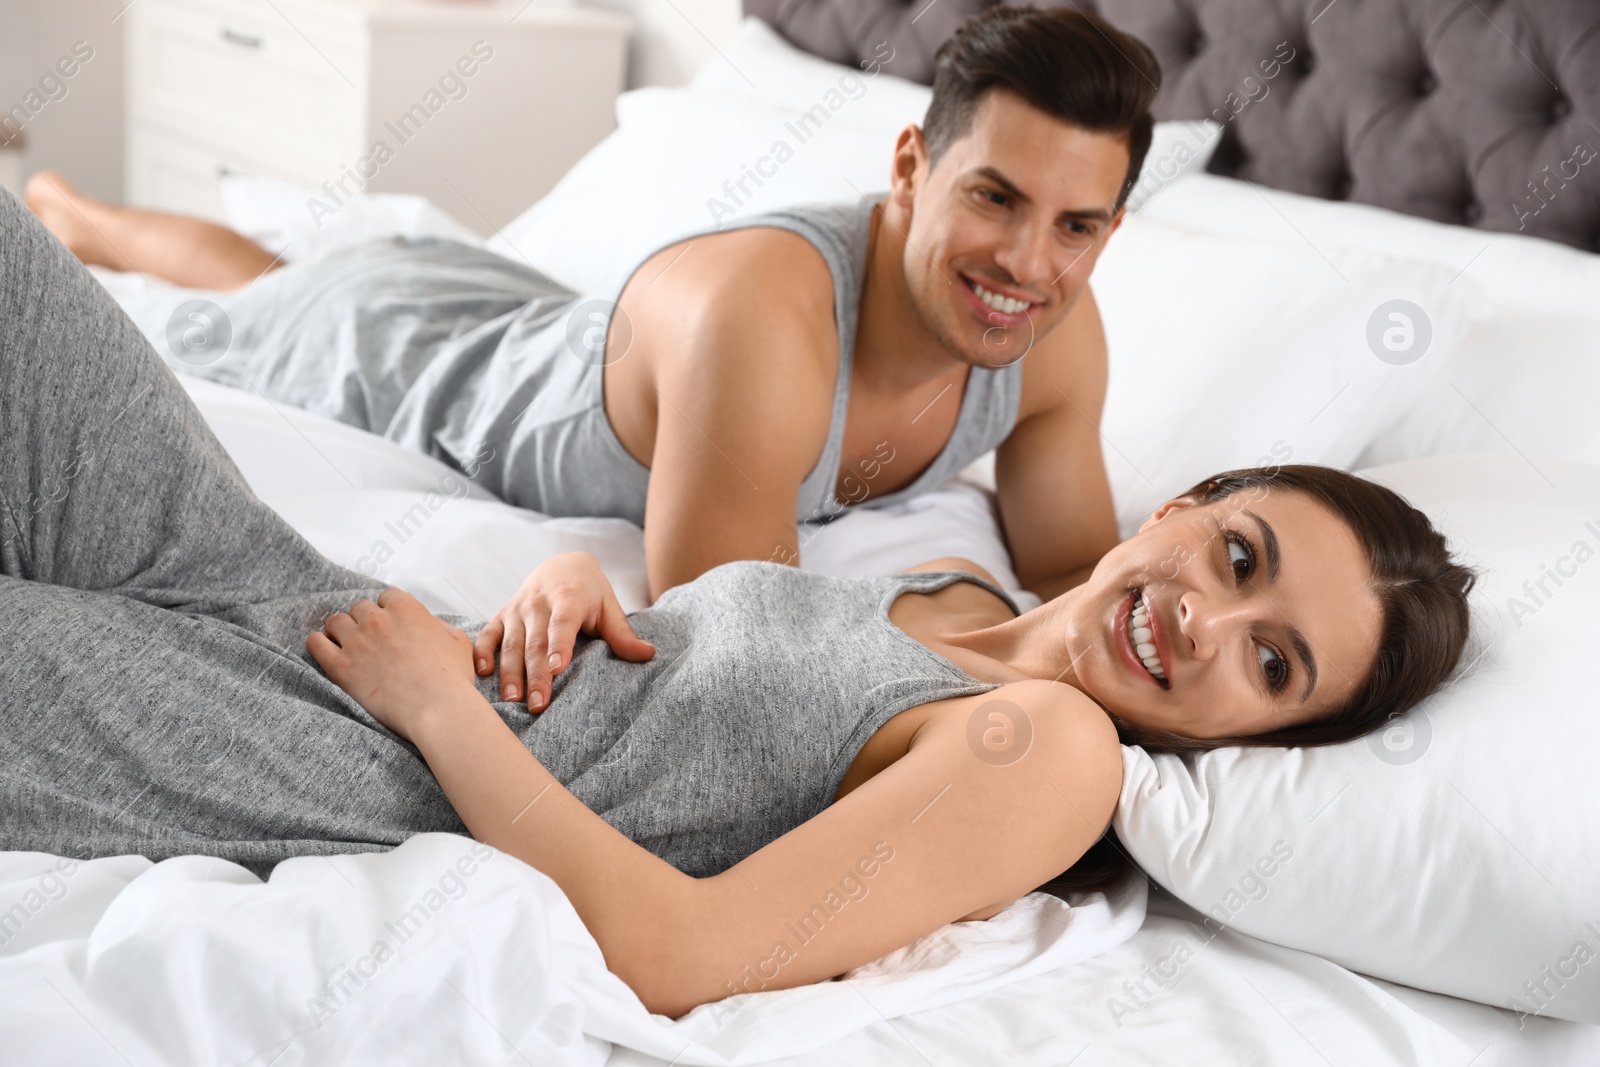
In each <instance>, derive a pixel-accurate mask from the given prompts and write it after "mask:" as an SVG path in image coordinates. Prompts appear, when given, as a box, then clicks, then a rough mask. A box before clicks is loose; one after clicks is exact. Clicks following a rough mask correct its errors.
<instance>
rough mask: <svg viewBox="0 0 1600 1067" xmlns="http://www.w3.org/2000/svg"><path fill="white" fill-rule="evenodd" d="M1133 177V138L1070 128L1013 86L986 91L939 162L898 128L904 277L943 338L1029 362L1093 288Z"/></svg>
mask: <svg viewBox="0 0 1600 1067" xmlns="http://www.w3.org/2000/svg"><path fill="white" fill-rule="evenodd" d="M1127 173H1128V146H1127V138H1126V137H1124V136H1122V135H1120V134H1106V133H1093V132H1090V131H1088V130H1085V129H1082V128H1081V127H1077V126H1072V125H1069V124H1067V123H1066V122H1063V121H1061V120H1060V119H1057V118H1054V117H1052V116H1050V115H1048V114H1046V113H1045V112H1043V111H1040V110H1038V109H1037V108H1034V107H1033V106H1032V105H1030V104H1028V103H1026V102H1025V101H1024V100H1023V99H1022V98H1021V97H1019V96H1017V95H1015V94H1013V93H1010V92H1007V91H1005V90H995V91H992V92H990V93H988V94H987V95H985V96H984V97H983V99H982V100H981V101H980V103H979V105H978V108H977V110H976V111H975V112H974V114H973V117H972V125H971V127H970V128H969V129H968V131H967V133H966V135H965V136H963V137H962V138H961V139H959V140H957V141H955V142H953V143H951V144H950V145H949V146H948V147H947V148H946V150H945V153H944V155H943V156H942V157H941V158H940V159H939V162H938V164H937V165H936V166H934V167H932V168H931V169H930V168H929V166H928V160H927V153H926V150H925V148H924V146H923V142H922V136H921V131H920V130H917V129H916V128H914V127H913V128H910V129H908V130H907V131H906V132H904V133H902V134H901V137H900V142H899V145H898V146H897V148H896V154H895V164H894V182H893V192H892V193H891V200H892V201H893V206H894V208H895V210H894V211H892V213H891V214H890V215H889V216H888V219H886V221H889V222H891V224H896V225H898V224H899V223H904V222H905V221H906V219H907V218H908V217H909V225H908V226H906V227H905V229H904V230H903V231H902V232H903V234H904V236H905V238H906V249H905V277H906V283H907V286H908V288H909V290H910V295H911V299H912V302H913V303H914V304H915V306H916V308H917V312H918V314H919V315H920V316H921V318H922V321H923V323H924V324H925V325H926V326H927V327H928V329H929V330H930V331H931V332H932V333H933V335H934V336H935V337H936V338H938V340H939V343H940V344H941V345H943V346H944V348H945V349H946V350H947V351H948V352H950V354H951V355H953V356H955V357H956V358H957V359H960V360H962V361H964V362H966V363H970V364H974V365H977V366H991V367H997V366H1005V365H1007V364H1010V363H1014V362H1016V361H1017V360H1018V359H1021V358H1022V356H1024V355H1025V354H1026V353H1027V351H1028V350H1029V348H1031V347H1032V345H1033V344H1034V343H1035V342H1036V341H1037V340H1038V338H1040V337H1042V336H1044V335H1045V334H1046V333H1048V332H1049V331H1050V330H1051V329H1052V328H1053V327H1054V326H1055V325H1056V324H1057V323H1058V322H1060V321H1061V320H1062V318H1063V317H1065V316H1066V314H1067V313H1068V312H1069V311H1070V310H1071V309H1072V306H1073V304H1074V303H1075V302H1076V301H1077V299H1078V296H1079V294H1080V293H1082V292H1083V290H1084V288H1085V287H1086V286H1087V285H1088V282H1089V273H1090V271H1092V270H1093V269H1094V264H1095V260H1096V259H1098V258H1099V255H1100V251H1101V249H1102V248H1103V247H1104V245H1105V239H1106V238H1107V237H1108V236H1109V235H1110V234H1111V232H1112V231H1113V230H1115V229H1116V228H1117V226H1118V225H1120V224H1121V222H1122V215H1123V212H1122V211H1121V210H1120V209H1118V208H1117V207H1116V202H1117V195H1118V194H1119V193H1120V192H1121V190H1122V183H1123V180H1124V179H1125V178H1126V176H1127ZM895 220H898V223H896V222H895Z"/></svg>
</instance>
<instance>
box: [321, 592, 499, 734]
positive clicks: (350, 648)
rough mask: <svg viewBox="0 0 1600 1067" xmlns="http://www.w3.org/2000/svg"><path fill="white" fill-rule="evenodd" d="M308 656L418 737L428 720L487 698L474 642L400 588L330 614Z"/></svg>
mask: <svg viewBox="0 0 1600 1067" xmlns="http://www.w3.org/2000/svg"><path fill="white" fill-rule="evenodd" d="M306 651H308V652H310V653H311V658H312V659H314V660H316V661H317V665H318V666H319V667H321V668H322V669H323V671H324V672H325V673H326V674H327V675H328V677H329V678H331V679H332V680H333V682H334V684H336V685H337V686H338V687H339V688H340V689H343V690H344V691H345V692H347V693H349V694H350V695H351V696H352V697H354V698H355V699H356V701H357V702H358V703H359V704H360V705H361V706H362V707H363V708H366V709H367V711H368V712H370V713H371V715H372V717H373V718H375V719H377V720H378V721H379V722H381V723H383V725H385V726H387V727H388V728H389V729H391V730H393V731H394V732H395V733H397V734H399V735H400V736H401V737H404V738H405V739H406V740H408V741H410V740H413V737H414V735H415V733H416V731H417V728H418V726H419V725H420V724H421V722H422V721H423V720H424V719H425V718H426V717H427V716H429V715H432V714H437V713H440V712H442V711H444V710H445V709H447V708H449V707H452V706H454V705H456V704H457V703H458V702H459V701H460V700H462V698H463V697H466V698H469V699H477V700H481V699H482V698H481V697H480V696H479V694H478V691H477V686H476V684H475V683H474V682H473V680H472V642H471V640H470V639H469V638H468V637H467V635H466V634H464V633H462V632H461V631H460V630H458V629H456V628H455V627H454V626H451V625H449V624H447V623H445V622H443V621H441V620H439V619H437V618H435V617H434V616H433V613H432V612H430V611H429V610H428V609H427V608H425V607H423V606H422V602H421V601H419V600H418V599H417V598H416V597H414V596H412V595H411V594H410V593H407V592H405V591H404V590H400V589H385V590H384V591H383V592H382V593H380V594H379V595H378V602H377V603H376V604H374V603H373V602H372V601H370V600H358V601H356V602H355V603H354V604H352V605H351V606H350V610H349V611H348V612H345V611H341V612H337V613H335V614H333V615H330V616H328V621H327V622H326V623H325V624H324V627H323V629H321V630H318V631H316V632H315V633H313V634H311V636H309V637H307V638H306Z"/></svg>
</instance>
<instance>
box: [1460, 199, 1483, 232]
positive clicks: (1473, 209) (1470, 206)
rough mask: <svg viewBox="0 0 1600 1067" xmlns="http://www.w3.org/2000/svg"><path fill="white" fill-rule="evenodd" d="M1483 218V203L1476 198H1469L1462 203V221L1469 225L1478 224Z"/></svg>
mask: <svg viewBox="0 0 1600 1067" xmlns="http://www.w3.org/2000/svg"><path fill="white" fill-rule="evenodd" d="M1481 218H1483V205H1482V204H1480V203H1478V202H1477V201H1476V200H1468V201H1467V202H1466V203H1465V204H1462V205H1461V221H1462V222H1464V223H1466V224H1467V225H1468V226H1473V225H1476V224H1477V222H1478V220H1479V219H1481Z"/></svg>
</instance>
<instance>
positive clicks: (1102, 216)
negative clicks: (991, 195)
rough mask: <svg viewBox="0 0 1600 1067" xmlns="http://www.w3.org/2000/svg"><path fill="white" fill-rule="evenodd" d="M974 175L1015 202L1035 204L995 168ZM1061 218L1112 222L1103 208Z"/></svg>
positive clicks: (1075, 211) (1066, 213)
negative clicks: (987, 180) (993, 184)
mask: <svg viewBox="0 0 1600 1067" xmlns="http://www.w3.org/2000/svg"><path fill="white" fill-rule="evenodd" d="M974 173H976V174H978V175H980V176H981V177H984V178H988V179H989V180H990V181H992V182H994V183H995V184H996V185H998V186H999V187H1000V188H1002V189H1004V190H1005V191H1006V193H1007V194H1008V195H1010V196H1011V197H1012V198H1013V199H1015V200H1020V201H1022V202H1023V203H1025V204H1028V203H1032V202H1033V198H1032V197H1030V196H1029V195H1028V194H1027V193H1025V192H1023V191H1022V190H1021V189H1019V188H1017V183H1016V182H1014V181H1012V180H1011V179H1010V178H1007V177H1006V176H1005V175H1004V174H1001V173H1000V172H999V171H998V170H995V169H994V168H993V167H979V168H978V169H977V170H976V171H975V172H974ZM1061 217H1062V218H1063V219H1090V220H1093V221H1095V222H1110V221H1111V212H1110V211H1108V210H1106V209H1105V208H1102V207H1086V208H1073V209H1070V210H1067V211H1063V212H1061Z"/></svg>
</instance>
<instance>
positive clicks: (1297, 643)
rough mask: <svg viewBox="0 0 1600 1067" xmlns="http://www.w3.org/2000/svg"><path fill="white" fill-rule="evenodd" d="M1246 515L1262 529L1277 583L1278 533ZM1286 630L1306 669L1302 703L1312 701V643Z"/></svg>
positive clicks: (1314, 663) (1292, 627) (1271, 576)
mask: <svg viewBox="0 0 1600 1067" xmlns="http://www.w3.org/2000/svg"><path fill="white" fill-rule="evenodd" d="M1244 513H1245V514H1246V515H1248V516H1250V518H1251V520H1252V521H1253V522H1254V523H1255V524H1256V525H1257V526H1258V527H1260V528H1261V547H1262V549H1263V551H1264V552H1265V553H1266V557H1267V580H1268V581H1276V580H1277V577H1278V571H1279V570H1280V569H1281V568H1282V567H1283V553H1282V552H1281V551H1280V550H1279V548H1278V533H1277V531H1276V530H1274V529H1273V528H1272V524H1271V523H1269V522H1268V521H1267V520H1266V519H1263V518H1262V517H1261V516H1260V515H1257V514H1256V513H1255V512H1253V511H1251V510H1250V509H1249V508H1245V509H1244ZM1284 629H1285V630H1287V631H1288V634H1289V644H1290V646H1291V647H1293V648H1294V654H1295V655H1296V656H1298V657H1299V658H1300V662H1301V663H1302V664H1303V665H1304V666H1305V669H1306V691H1305V692H1304V693H1302V694H1300V700H1301V702H1305V701H1307V700H1310V699H1311V694H1312V692H1313V691H1314V690H1315V689H1316V688H1317V661H1316V659H1315V658H1314V657H1313V656H1312V655H1311V642H1309V641H1307V640H1306V636H1305V634H1303V633H1301V632H1300V629H1299V627H1297V626H1295V625H1293V624H1292V623H1286V624H1285V626H1284Z"/></svg>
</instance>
